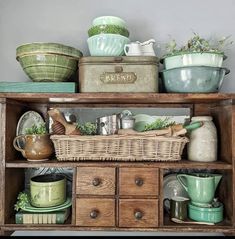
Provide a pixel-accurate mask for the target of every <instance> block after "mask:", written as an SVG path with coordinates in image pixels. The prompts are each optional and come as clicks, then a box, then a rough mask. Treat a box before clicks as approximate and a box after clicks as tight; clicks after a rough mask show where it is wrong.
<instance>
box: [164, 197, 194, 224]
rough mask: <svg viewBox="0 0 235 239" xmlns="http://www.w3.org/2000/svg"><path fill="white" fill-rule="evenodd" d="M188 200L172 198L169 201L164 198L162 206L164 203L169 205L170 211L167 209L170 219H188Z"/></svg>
mask: <svg viewBox="0 0 235 239" xmlns="http://www.w3.org/2000/svg"><path fill="white" fill-rule="evenodd" d="M189 201H190V199H189V198H186V197H180V196H174V197H172V198H171V199H169V198H165V199H164V201H163V204H164V205H165V204H166V202H168V203H169V204H170V209H167V212H168V214H169V215H170V218H178V219H180V220H185V219H187V217H188V202H189Z"/></svg>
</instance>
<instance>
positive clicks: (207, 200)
mask: <svg viewBox="0 0 235 239" xmlns="http://www.w3.org/2000/svg"><path fill="white" fill-rule="evenodd" d="M176 177H177V179H178V181H179V182H180V183H181V185H182V186H183V187H184V189H185V190H186V191H187V192H188V195H189V197H190V199H191V203H192V204H194V205H197V206H203V207H207V206H208V207H209V206H210V204H211V202H212V200H213V198H214V195H215V191H216V188H217V186H218V183H219V182H220V179H221V178H222V175H220V174H212V173H195V174H178V175H177V176H176Z"/></svg>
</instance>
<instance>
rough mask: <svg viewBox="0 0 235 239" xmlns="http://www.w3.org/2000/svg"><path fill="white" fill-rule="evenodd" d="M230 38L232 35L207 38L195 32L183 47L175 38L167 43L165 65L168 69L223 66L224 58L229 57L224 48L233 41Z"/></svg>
mask: <svg viewBox="0 0 235 239" xmlns="http://www.w3.org/2000/svg"><path fill="white" fill-rule="evenodd" d="M229 38H230V36H228V37H223V38H221V39H220V40H215V39H214V40H207V39H205V38H202V37H201V36H200V35H199V34H197V33H194V35H193V37H192V38H190V39H189V40H188V41H187V43H186V44H185V45H184V46H182V47H178V46H177V43H176V41H175V40H174V39H173V40H171V41H170V42H169V43H167V45H166V50H167V53H166V54H165V55H164V56H163V57H162V62H163V64H164V67H165V69H166V70H167V69H172V68H176V67H184V66H212V67H221V66H222V63H223V60H224V59H226V58H227V57H226V56H225V54H224V48H225V46H227V45H228V44H232V43H233V42H232V41H229V42H228V40H229Z"/></svg>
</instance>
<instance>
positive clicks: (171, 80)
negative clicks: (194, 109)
mask: <svg viewBox="0 0 235 239" xmlns="http://www.w3.org/2000/svg"><path fill="white" fill-rule="evenodd" d="M229 72H230V71H229V70H228V69H226V68H222V67H211V66H186V67H177V68H172V69H169V70H163V71H161V72H160V75H161V78H162V81H163V85H164V87H165V90H166V91H167V92H177V93H209V92H211V93H213V92H218V91H219V89H220V88H221V85H222V82H223V80H224V76H225V75H226V74H228V73H229Z"/></svg>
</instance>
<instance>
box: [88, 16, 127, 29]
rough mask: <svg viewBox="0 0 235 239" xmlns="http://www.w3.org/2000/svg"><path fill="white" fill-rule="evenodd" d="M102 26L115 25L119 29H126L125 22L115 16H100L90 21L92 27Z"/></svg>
mask: <svg viewBox="0 0 235 239" xmlns="http://www.w3.org/2000/svg"><path fill="white" fill-rule="evenodd" d="M103 24H110V25H117V26H120V27H126V22H125V21H124V20H123V19H122V18H120V17H116V16H100V17H97V18H95V19H94V20H93V21H92V25H93V26H97V25H103Z"/></svg>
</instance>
